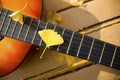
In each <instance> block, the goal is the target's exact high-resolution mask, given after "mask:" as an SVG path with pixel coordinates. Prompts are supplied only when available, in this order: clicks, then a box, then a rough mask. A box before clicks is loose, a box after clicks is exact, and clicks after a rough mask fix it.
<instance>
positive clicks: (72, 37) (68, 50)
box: [66, 32, 74, 54]
mask: <svg viewBox="0 0 120 80" xmlns="http://www.w3.org/2000/svg"><path fill="white" fill-rule="evenodd" d="M73 36H74V32H72V36H71V39H70V42H69V45H68V48H67V51H66V54H68V52H69V50H70V46H71V43H72V40H73Z"/></svg>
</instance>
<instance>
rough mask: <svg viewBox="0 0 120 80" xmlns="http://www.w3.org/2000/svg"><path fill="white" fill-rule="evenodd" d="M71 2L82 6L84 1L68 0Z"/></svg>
mask: <svg viewBox="0 0 120 80" xmlns="http://www.w3.org/2000/svg"><path fill="white" fill-rule="evenodd" d="M70 2H71V4H72V5H73V6H83V3H84V1H79V0H70Z"/></svg>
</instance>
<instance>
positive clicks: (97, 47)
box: [89, 39, 104, 62]
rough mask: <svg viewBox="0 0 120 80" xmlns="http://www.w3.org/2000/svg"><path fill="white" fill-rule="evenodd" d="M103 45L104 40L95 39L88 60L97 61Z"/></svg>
mask: <svg viewBox="0 0 120 80" xmlns="http://www.w3.org/2000/svg"><path fill="white" fill-rule="evenodd" d="M103 45H104V42H102V41H100V40H97V39H95V41H94V45H93V48H92V51H91V55H90V58H89V60H90V61H93V62H99V59H100V55H101V53H102V50H103Z"/></svg>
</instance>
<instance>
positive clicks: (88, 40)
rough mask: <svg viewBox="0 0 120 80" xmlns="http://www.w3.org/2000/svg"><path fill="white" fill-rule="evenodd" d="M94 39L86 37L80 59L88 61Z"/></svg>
mask: <svg viewBox="0 0 120 80" xmlns="http://www.w3.org/2000/svg"><path fill="white" fill-rule="evenodd" d="M92 41H93V38H91V37H88V36H84V39H83V42H82V45H81V49H80V54H79V56H78V57H80V58H83V59H87V57H88V54H89V51H90V48H91V45H92Z"/></svg>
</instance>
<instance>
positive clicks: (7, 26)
mask: <svg viewBox="0 0 120 80" xmlns="http://www.w3.org/2000/svg"><path fill="white" fill-rule="evenodd" d="M10 14H11V13H10V12H9V11H8V13H7V16H6V19H5V22H4V24H3V26H4V27H3V28H2V30H1V33H2V34H3V35H6V34H7V32H8V28H9V25H10V24H11V18H10V17H8V15H10Z"/></svg>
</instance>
